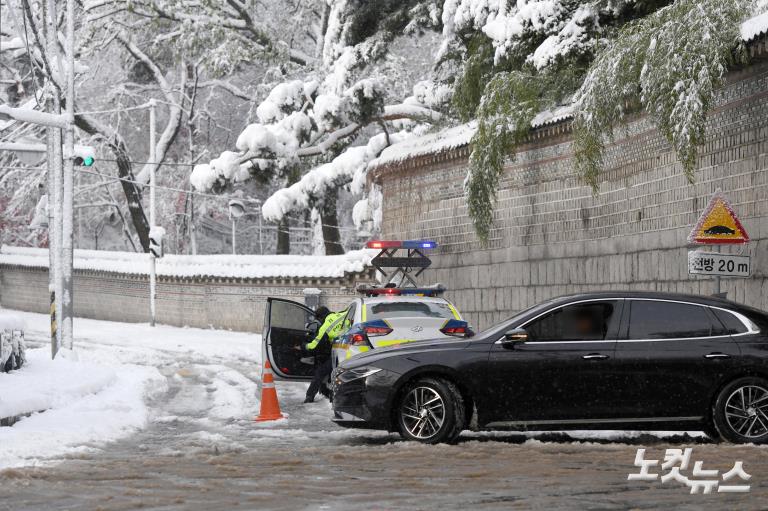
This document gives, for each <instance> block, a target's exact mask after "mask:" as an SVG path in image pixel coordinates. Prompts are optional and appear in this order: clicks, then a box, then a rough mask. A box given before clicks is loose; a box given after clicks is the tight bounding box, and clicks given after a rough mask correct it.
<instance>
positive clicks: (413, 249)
mask: <svg viewBox="0 0 768 511" xmlns="http://www.w3.org/2000/svg"><path fill="white" fill-rule="evenodd" d="M366 246H367V247H368V248H377V249H379V250H381V252H379V255H377V256H376V257H374V258H373V259H372V260H371V265H373V267H374V268H376V269H377V270H378V271H379V272H381V274H382V275H384V277H386V278H387V282H385V285H384V287H385V288H386V287H387V286H389V289H392V286H395V285H397V284H399V285H400V286H399V287H400V288H416V287H418V284H416V277H418V276H419V275H421V274H422V272H423V271H424V270H426V269H427V268H429V266H430V265H431V264H432V261H431V260H430V259H429V257H427V256H426V255H424V253H423V252H422V250H425V249H430V248H436V247H437V243H436V242H434V241H428V240H407V241H386V240H375V241H369V242H368V243H366ZM399 250H405V251H406V255H404V256H403V255H399V254H398V251H399ZM384 268H388V269H392V268H394V271H393V272H392V273H391V274H389V273H387V272H386V271H384ZM398 277H400V281H399V282H395V280H396V279H397V278H398Z"/></svg>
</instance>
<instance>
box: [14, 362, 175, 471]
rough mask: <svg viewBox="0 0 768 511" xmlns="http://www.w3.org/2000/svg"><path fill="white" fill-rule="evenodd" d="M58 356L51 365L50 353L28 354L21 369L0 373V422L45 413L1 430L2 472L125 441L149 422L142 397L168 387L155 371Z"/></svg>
mask: <svg viewBox="0 0 768 511" xmlns="http://www.w3.org/2000/svg"><path fill="white" fill-rule="evenodd" d="M62 355H63V353H62ZM62 355H60V356H59V357H57V358H56V360H50V351H49V349H48V348H41V349H35V350H28V351H27V360H28V364H27V365H26V366H25V367H24V368H23V369H21V370H19V371H16V372H13V373H8V374H0V388H1V389H2V393H1V394H0V417H6V416H11V415H18V414H22V413H30V412H35V411H39V410H45V409H47V410H48V411H46V412H44V413H39V414H34V415H32V416H31V417H28V418H25V419H22V420H21V421H19V422H17V423H16V424H15V425H14V426H13V427H4V428H0V469H3V468H9V467H17V466H24V465H33V464H36V463H38V460H39V459H41V458H47V457H52V456H59V455H62V454H67V453H71V452H77V451H83V450H87V449H90V448H93V447H86V444H88V445H89V446H92V445H93V444H94V443H102V442H107V441H111V440H116V439H118V438H121V437H123V436H126V435H128V434H130V433H132V432H134V431H136V430H138V429H139V428H142V427H143V426H144V425H145V424H146V423H147V419H148V410H147V407H146V405H145V403H144V400H145V397H147V395H152V394H155V393H158V392H161V391H163V390H165V388H166V382H165V378H164V377H163V376H162V375H161V374H160V373H159V372H158V370H157V369H155V368H153V367H141V366H135V365H101V364H94V363H88V362H78V361H76V360H71V359H69V358H67V357H65V356H62Z"/></svg>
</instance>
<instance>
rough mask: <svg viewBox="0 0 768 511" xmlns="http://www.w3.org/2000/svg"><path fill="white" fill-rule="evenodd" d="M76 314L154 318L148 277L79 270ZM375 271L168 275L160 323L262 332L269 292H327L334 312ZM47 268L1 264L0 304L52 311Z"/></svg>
mask: <svg viewBox="0 0 768 511" xmlns="http://www.w3.org/2000/svg"><path fill="white" fill-rule="evenodd" d="M74 276H75V279H74V280H75V282H74V286H75V289H74V293H75V316H77V317H84V318H92V319H103V320H109V321H125V322H129V323H130V322H139V323H147V322H149V281H148V278H147V277H146V276H139V275H125V274H119V273H110V272H96V271H85V270H75V273H74ZM372 281H373V273H372V272H364V273H356V274H347V275H346V276H345V277H343V278H328V279H233V278H166V277H158V281H157V322H158V323H161V324H167V325H175V326H191V327H200V328H209V327H214V328H224V329H230V330H238V331H244V332H258V333H260V332H261V330H262V326H263V320H264V306H265V304H266V298H267V297H269V296H273V297H279V298H286V299H289V300H295V301H299V302H303V301H304V289H307V288H318V289H320V290H321V291H322V294H321V295H320V303H321V304H323V305H326V306H328V307H329V308H330V309H331V310H340V309H343V308H344V307H346V306H347V305H348V304H349V301H350V299H351V298H352V297H353V296H354V295H355V288H356V287H357V285H358V284H359V283H370V282H372ZM49 302H50V298H49V296H48V270H47V269H46V268H33V267H32V268H30V267H21V266H7V265H5V266H3V265H0V305H2V306H3V307H7V308H9V309H17V310H23V311H30V312H40V313H47V312H48V304H49Z"/></svg>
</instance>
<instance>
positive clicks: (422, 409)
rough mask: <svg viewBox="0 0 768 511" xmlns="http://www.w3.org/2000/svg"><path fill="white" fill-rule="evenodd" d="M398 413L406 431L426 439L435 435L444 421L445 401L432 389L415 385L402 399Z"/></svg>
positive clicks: (420, 438)
mask: <svg viewBox="0 0 768 511" xmlns="http://www.w3.org/2000/svg"><path fill="white" fill-rule="evenodd" d="M400 415H401V418H402V421H403V425H404V426H405V428H406V429H407V430H408V433H410V434H411V435H413V436H414V437H415V438H418V439H419V440H427V439H429V438H432V437H433V436H435V435H436V434H437V433H438V432H439V431H440V428H441V427H442V426H443V423H444V422H445V403H444V402H443V398H442V397H440V394H438V393H437V392H436V391H435V390H434V389H432V388H430V387H416V388H414V389H412V390H411V391H410V392H409V393H408V394H407V395H406V396H405V399H403V402H402V405H400Z"/></svg>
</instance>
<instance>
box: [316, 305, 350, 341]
mask: <svg viewBox="0 0 768 511" xmlns="http://www.w3.org/2000/svg"><path fill="white" fill-rule="evenodd" d="M346 315H347V311H341V312H331V313H330V314H328V315H327V316H326V317H325V321H323V324H322V326H321V327H320V330H318V331H317V335H316V336H315V339H314V340H313V341H312V342H310V343H309V344H307V349H308V350H313V349H315V348H316V347H317V345H318V344H320V341H322V340H323V336H324V335H325V334H326V333H327V334H328V341H329V342H333V340H334V339H336V338H337V337H338V336H339V335H341V333H342V332H343V331H344V318H345V317H346Z"/></svg>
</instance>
